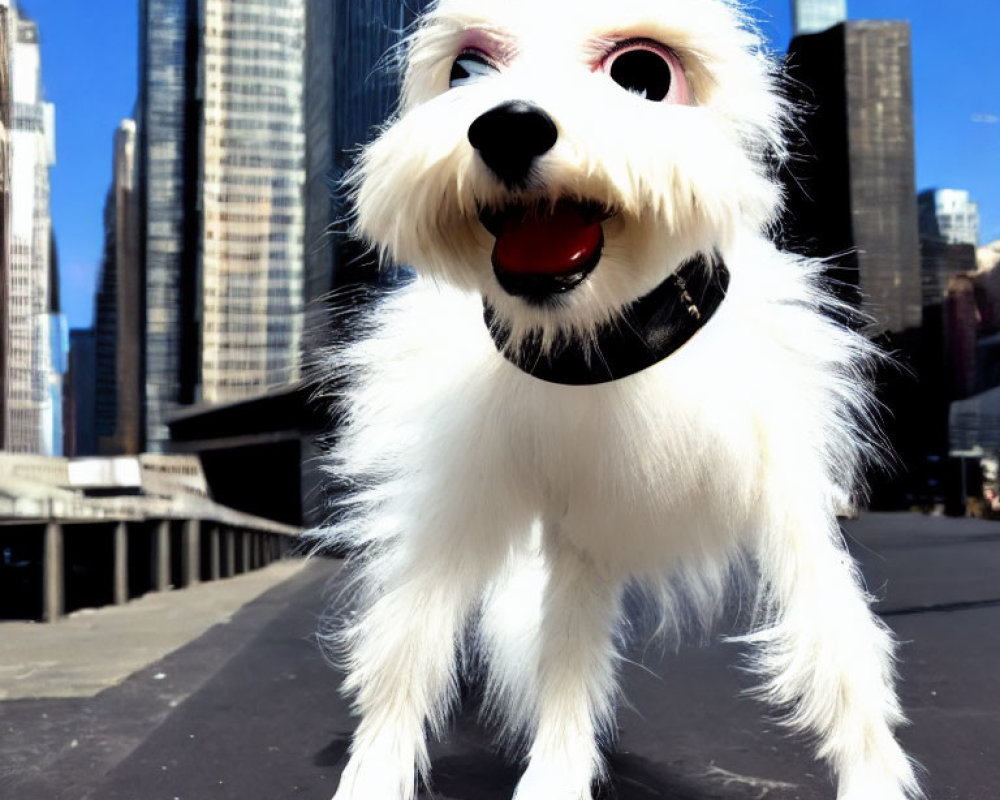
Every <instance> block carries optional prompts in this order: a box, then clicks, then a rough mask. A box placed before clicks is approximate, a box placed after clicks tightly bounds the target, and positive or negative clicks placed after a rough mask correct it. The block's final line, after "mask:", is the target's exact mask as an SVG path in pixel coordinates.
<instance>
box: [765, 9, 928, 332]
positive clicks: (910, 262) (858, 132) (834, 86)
mask: <svg viewBox="0 0 1000 800" xmlns="http://www.w3.org/2000/svg"><path fill="white" fill-rule="evenodd" d="M910 61H911V50H910V29H909V25H908V24H907V23H905V22H883V21H870V20H868V21H857V22H847V23H845V24H843V25H838V26H836V27H834V28H832V29H830V30H828V31H824V32H823V33H816V34H812V35H809V36H798V37H796V38H795V39H793V40H792V43H791V45H790V47H789V51H788V62H789V71H790V75H791V78H792V79H793V81H794V84H793V85H794V86H797V90H798V91H799V92H800V93H801V94H802V97H801V98H799V99H800V100H801V101H802V103H803V105H804V107H807V108H809V109H810V110H809V112H808V114H807V115H806V117H805V118H804V119H803V121H802V126H801V128H802V136H801V139H802V142H801V143H799V145H798V150H799V152H798V153H797V156H798V157H797V158H795V159H794V160H793V162H792V166H791V167H790V171H791V174H790V175H789V176H788V179H787V180H786V187H785V188H786V191H787V194H788V199H789V214H788V217H787V220H786V228H787V236H788V239H789V246H790V247H791V248H792V249H795V250H798V251H800V252H804V253H806V254H808V255H812V256H817V257H822V258H830V259H832V261H831V264H832V268H831V270H830V273H831V276H832V277H833V278H835V279H836V280H837V282H838V284H837V285H838V286H839V287H840V289H841V291H842V294H843V295H844V296H845V299H848V300H851V301H853V302H856V303H859V304H860V305H861V307H862V309H863V310H864V311H865V312H866V313H867V314H868V315H869V316H871V317H873V318H874V319H875V320H876V322H877V325H878V328H879V329H880V330H882V331H888V332H891V333H894V334H902V333H904V332H907V331H915V330H917V329H919V327H920V324H921V274H920V242H919V236H918V231H917V202H916V188H915V177H914V171H915V156H914V124H913V86H912V77H911V66H910Z"/></svg>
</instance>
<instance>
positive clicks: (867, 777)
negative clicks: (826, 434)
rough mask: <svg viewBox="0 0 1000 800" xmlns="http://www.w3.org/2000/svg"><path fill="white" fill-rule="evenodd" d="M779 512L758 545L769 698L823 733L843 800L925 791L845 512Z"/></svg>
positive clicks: (896, 798) (896, 799) (804, 726)
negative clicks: (899, 733) (845, 539)
mask: <svg viewBox="0 0 1000 800" xmlns="http://www.w3.org/2000/svg"><path fill="white" fill-rule="evenodd" d="M786 505H787V501H786ZM816 505H817V507H818V506H819V505H820V503H819V502H817V504H816ZM773 519H774V522H773V524H772V526H771V527H770V530H768V531H767V532H766V533H765V534H764V535H763V536H762V538H761V540H760V542H759V548H758V558H759V563H760V567H761V574H762V578H763V580H764V582H765V585H766V592H767V594H766V598H765V607H766V611H767V614H768V617H769V620H768V622H769V624H768V627H766V628H765V629H764V630H762V631H760V632H759V633H757V634H755V635H754V636H752V637H750V639H751V640H755V641H756V644H757V645H758V647H759V650H758V654H757V658H758V661H757V663H758V665H759V666H760V668H761V671H762V672H763V673H764V674H765V676H766V678H767V682H766V683H765V685H764V691H765V695H766V697H767V699H768V700H769V701H771V702H773V703H775V704H776V705H777V706H779V707H780V708H781V709H782V710H783V711H787V712H788V714H789V716H788V722H789V723H790V725H792V726H793V727H794V728H797V729H799V730H802V731H805V732H808V733H810V734H812V735H814V736H815V737H816V741H817V745H818V747H817V750H818V755H819V756H820V757H821V758H823V759H825V760H826V761H827V762H829V763H830V765H831V766H832V767H833V770H834V772H835V774H836V776H837V779H838V783H839V792H838V798H839V800H904V798H911V797H918V796H920V792H919V789H918V787H917V783H916V780H915V778H914V774H913V768H912V765H911V763H910V761H909V760H908V759H907V757H906V755H905V754H904V753H903V751H902V749H901V748H900V746H899V744H898V743H897V742H896V739H895V737H894V736H893V728H894V727H895V726H896V725H898V724H899V723H901V722H902V721H903V715H902V711H901V709H900V706H899V702H898V700H897V699H896V694H895V691H894V687H893V641H892V636H891V634H890V632H889V631H888V630H887V629H886V628H885V626H884V625H882V623H881V622H880V621H879V620H878V619H877V618H876V617H875V616H874V615H873V614H872V612H871V611H870V609H869V606H868V603H869V598H868V597H867V595H866V593H865V591H864V590H863V588H862V586H861V583H860V578H859V575H858V571H857V566H856V565H855V563H854V561H853V559H852V558H851V557H850V555H849V554H848V552H847V551H846V549H845V548H844V546H843V543H842V540H841V537H840V531H839V528H838V525H837V521H836V518H835V517H834V515H833V514H829V515H823V514H821V513H819V512H818V511H814V510H802V509H799V511H798V512H797V511H796V510H795V509H792V510H789V509H787V508H786V509H785V510H784V511H782V512H780V513H778V514H775V516H774V518H773Z"/></svg>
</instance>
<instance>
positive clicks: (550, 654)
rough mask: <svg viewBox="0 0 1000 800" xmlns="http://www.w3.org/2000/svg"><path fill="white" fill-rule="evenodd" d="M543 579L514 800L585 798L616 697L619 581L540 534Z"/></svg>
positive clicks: (559, 540)
mask: <svg viewBox="0 0 1000 800" xmlns="http://www.w3.org/2000/svg"><path fill="white" fill-rule="evenodd" d="M544 554H545V560H546V564H547V567H548V569H547V572H548V580H547V583H546V586H545V593H544V599H543V606H542V619H541V625H540V636H539V646H538V651H537V652H538V661H537V673H536V675H535V680H536V681H537V684H536V689H535V692H534V696H535V698H536V716H535V725H534V731H533V740H532V744H531V748H530V751H529V754H528V766H527V769H526V770H525V773H524V775H523V776H522V777H521V781H520V782H519V784H518V787H517V791H516V792H515V795H514V796H515V800H590V796H591V794H590V791H591V784H592V783H593V781H594V779H595V778H597V777H599V776H600V774H601V771H602V769H603V764H602V761H601V756H600V752H599V749H598V737H599V735H600V734H602V733H605V732H607V731H609V730H610V727H611V720H612V714H613V710H614V709H613V707H614V699H615V695H616V688H615V687H616V680H615V677H616V676H615V662H616V653H615V648H614V643H613V638H612V631H613V628H614V625H615V623H616V622H617V620H618V616H619V614H620V606H621V595H622V582H621V581H620V580H618V579H617V578H615V577H613V576H611V575H608V574H606V573H605V572H603V571H602V570H600V569H599V568H598V567H597V565H596V563H595V562H594V561H593V560H592V559H591V558H590V557H589V556H588V555H587V553H586V552H584V551H582V550H579V549H577V548H576V547H575V546H574V545H573V544H572V543H570V542H568V541H566V540H565V539H564V538H563V537H561V536H560V535H559V531H558V527H557V526H550V527H549V528H548V529H547V530H546V532H545V547H544Z"/></svg>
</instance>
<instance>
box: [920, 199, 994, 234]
mask: <svg viewBox="0 0 1000 800" xmlns="http://www.w3.org/2000/svg"><path fill="white" fill-rule="evenodd" d="M917 203H918V207H919V209H920V235H921V237H923V238H926V239H936V240H939V241H943V242H945V243H947V244H969V245H972V246H973V247H975V246H978V244H979V204H978V203H976V202H975V201H974V200H972V199H971V198H970V197H969V193H968V192H967V191H965V190H963V189H928V190H926V191H923V192H921V193H920V196H919V197H918V198H917Z"/></svg>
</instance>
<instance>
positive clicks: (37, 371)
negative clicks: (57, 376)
mask: <svg viewBox="0 0 1000 800" xmlns="http://www.w3.org/2000/svg"><path fill="white" fill-rule="evenodd" d="M11 75H12V100H13V115H12V119H11V131H10V148H11V150H10V158H11V162H10V163H11V186H10V192H11V201H10V209H11V218H10V262H9V273H8V274H9V279H8V281H7V286H8V294H7V324H8V339H7V350H8V363H7V387H6V391H7V407H6V423H5V428H6V442H5V446H6V449H7V450H10V451H13V452H20V453H51V451H52V448H53V431H52V421H53V418H54V417H53V414H54V409H53V408H52V397H51V394H50V383H51V380H50V376H51V374H52V369H53V364H54V362H53V359H52V332H51V327H52V323H53V317H52V292H53V291H54V290H55V286H54V284H53V282H52V280H51V274H50V272H51V269H52V264H51V260H50V259H51V250H52V247H51V245H52V221H51V216H50V213H49V168H50V167H51V166H52V165H53V164H54V163H55V109H54V107H53V105H52V104H51V103H46V102H45V100H44V96H43V93H42V80H41V51H40V48H39V40H38V27H37V25H36V24H35V23H34V22H33V21H31V20H30V19H28V18H26V17H24V16H23V15H22V16H21V17H20V18H19V19H17V22H16V39H15V41H14V48H13V57H12V60H11Z"/></svg>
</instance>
